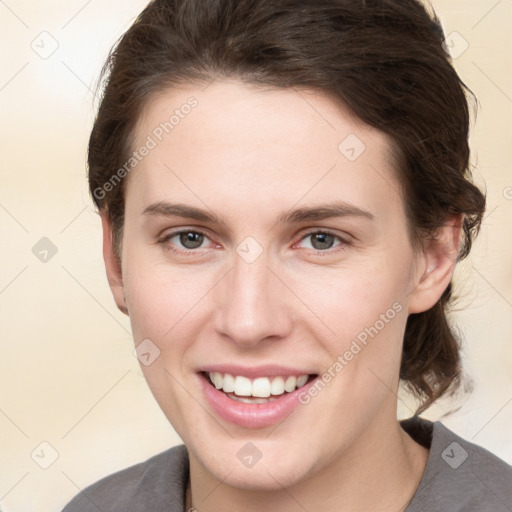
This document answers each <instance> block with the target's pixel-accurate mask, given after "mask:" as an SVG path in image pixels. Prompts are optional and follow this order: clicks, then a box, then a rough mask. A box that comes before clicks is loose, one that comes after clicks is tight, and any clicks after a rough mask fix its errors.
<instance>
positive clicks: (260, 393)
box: [208, 372, 309, 404]
mask: <svg viewBox="0 0 512 512" xmlns="http://www.w3.org/2000/svg"><path fill="white" fill-rule="evenodd" d="M208 376H209V377H210V381H211V382H212V383H213V385H214V386H215V387H216V388H217V389H222V391H224V393H234V394H235V395H236V396H237V397H256V398H261V399H268V398H269V397H270V396H271V395H272V396H279V395H282V394H283V393H284V392H285V391H286V392H287V393H291V392H292V391H295V389H296V388H300V387H301V386H304V384H306V382H307V380H308V377H309V375H300V376H299V377H295V376H293V375H290V376H288V377H258V378H257V379H254V380H252V381H251V379H248V378H247V377H243V376H241V375H237V376H233V375H230V374H229V373H225V374H222V373H219V372H210V373H209V374H208ZM270 400H271V401H272V399H270ZM238 401H239V402H246V403H251V404H254V403H265V402H268V401H269V400H253V399H251V400H244V399H238Z"/></svg>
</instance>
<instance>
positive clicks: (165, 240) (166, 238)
mask: <svg viewBox="0 0 512 512" xmlns="http://www.w3.org/2000/svg"><path fill="white" fill-rule="evenodd" d="M183 233H195V234H198V235H203V236H204V237H205V238H207V239H209V236H208V235H207V234H206V233H205V232H203V231H201V230H198V229H180V230H177V231H172V232H171V233H167V234H166V235H165V236H164V237H163V238H162V239H160V240H159V241H158V243H159V244H161V245H163V246H165V248H166V249H167V250H169V251H171V252H174V253H176V254H181V255H185V256H193V255H197V253H198V252H199V251H200V250H201V249H202V248H198V249H185V250H178V249H175V248H173V247H172V246H171V244H168V242H169V240H171V239H172V238H174V237H175V236H177V235H181V234H183ZM317 234H323V235H330V236H333V237H334V238H335V239H337V240H338V241H339V242H340V243H339V244H338V245H335V246H334V247H331V248H329V249H325V250H318V249H317V250H315V249H307V250H310V251H313V252H314V253H315V254H317V255H321V254H332V253H335V252H338V251H340V250H344V249H345V248H346V247H349V246H350V245H351V242H350V241H349V240H347V239H346V238H343V237H341V236H340V235H337V234H336V233H334V232H332V231H330V230H328V229H317V230H312V231H308V232H307V233H304V235H302V237H301V238H300V240H299V242H302V241H303V240H305V239H306V238H308V237H310V236H312V235H317ZM295 245H297V244H295Z"/></svg>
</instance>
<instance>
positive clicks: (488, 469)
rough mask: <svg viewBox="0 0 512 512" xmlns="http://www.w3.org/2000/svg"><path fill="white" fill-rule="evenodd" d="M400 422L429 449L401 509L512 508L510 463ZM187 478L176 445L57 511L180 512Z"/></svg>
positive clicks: (425, 424) (461, 511)
mask: <svg viewBox="0 0 512 512" xmlns="http://www.w3.org/2000/svg"><path fill="white" fill-rule="evenodd" d="M401 425H402V428H403V429H404V430H405V431H406V432H407V433H408V434H409V435H410V436H411V437H412V438H413V439H414V440H416V441H417V442H418V443H420V444H422V445H423V446H425V447H426V448H430V454H429V458H428V462H427V466H426V468H425V472H424V474H423V477H422V479H421V482H420V485H419V487H418V489H417V490H416V493H415V494H414V496H413V499H412V500H411V502H410V503H409V506H408V507H407V509H406V512H441V511H442V512H512V466H509V465H508V464H506V463H505V462H503V461H502V460H501V459H499V458H498V457H496V456H494V455H493V454H491V453H490V452H488V451H487V450H485V449H484V448H481V447H480V446H477V445H475V444H473V443H470V442H468V441H465V440H464V439H462V438H461V437H459V436H457V435H456V434H454V433H453V432H451V431H450V430H448V429H447V428H446V427H445V426H444V425H443V424H442V423H439V422H435V423H432V422H430V421H427V420H424V419H421V418H418V417H415V418H411V419H409V420H405V421H402V422H401ZM188 477H189V460H188V453H187V449H186V448H185V446H184V445H180V446H175V447H173V448H171V449H169V450H167V451H165V452H163V453H160V454H158V455H155V456H154V457H152V458H150V459H149V460H147V461H146V462H142V463H140V464H137V465H135V466H132V467H129V468H127V469H124V470H123V471H119V472H118V473H114V474H113V475H110V476H107V477H105V478H103V479H102V480H100V481H98V482H96V483H95V484H93V485H91V486H89V487H87V488H86V489H85V490H84V491H82V492H80V493H79V494H78V495H77V496H76V497H75V498H74V499H73V500H72V501H71V502H70V503H69V504H68V505H67V506H66V507H65V508H64V510H63V511H62V512H98V510H99V511H101V512H184V510H185V492H186V488H187V483H188Z"/></svg>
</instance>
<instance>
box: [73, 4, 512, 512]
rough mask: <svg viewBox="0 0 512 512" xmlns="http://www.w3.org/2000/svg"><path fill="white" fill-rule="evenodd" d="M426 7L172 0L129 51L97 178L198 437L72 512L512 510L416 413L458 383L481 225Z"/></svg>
mask: <svg viewBox="0 0 512 512" xmlns="http://www.w3.org/2000/svg"><path fill="white" fill-rule="evenodd" d="M443 39H444V36H443V31H442V29H441V28H440V24H439V22H438V20H437V19H436V18H435V16H434V15H432V14H429V13H428V11H427V10H426V9H425V8H424V7H423V6H422V5H421V4H420V3H419V2H418V1H416V0H407V1H404V0H367V1H362V0H361V1H359V0H357V1H356V0H279V1H276V0H217V1H209V2H205V1H202V0H175V1H171V0H167V1H166V0H156V1H153V2H152V3H150V4H149V5H148V6H147V8H146V9H145V10H144V11H143V12H142V13H141V15H140V16H139V17H138V18H137V20H136V21H135V22H134V24H133V25H132V27H131V28H130V29H129V30H128V31H127V32H126V34H125V35H124V36H123V37H122V39H121V40H120V42H119V43H118V45H117V47H116V49H115V51H113V53H112V54H111V56H110V58H109V60H108V62H107V65H106V67H105V69H104V72H105V74H106V76H107V80H106V84H105V89H104V96H103V100H102V102H101V105H100V108H99V112H98V116H97V119H96V121H95V124H94V128H93V131H92V134H91V138H90V145H89V155H88V157H89V180H90V189H91V193H92V196H93V198H94V200H95V202H96V205H97V206H98V209H99V212H100V214H101V220H102V225H103V233H104V258H105V264H106V270H107V275H108V280H109V284H110V287H111V289H112V293H113V295H114V299H115V301H116V304H117V306H118V307H119V309H120V310H121V311H123V312H125V313H126V314H127V315H129V317H130V321H131V325H132V329H133V335H134V341H135V345H136V347H137V349H136V350H137V353H138V354H139V359H140V360H141V363H142V364H141V366H142V369H143V371H144V374H145V377H146V379H147V382H148V384H149V387H150V389H151V391H152V392H153V394H154V396H155V398H156V400H157V401H158V403H159V405H160V407H161V408H162V410H163V412H164V413H165V415H166V416H167V418H168V419H169V421H170V422H171V424H172V425H173V427H174V428H175V429H176V431H177V433H178V434H179V435H180V437H181V438H182V440H183V442H184V445H181V446H178V447H175V448H172V449H170V450H168V451H166V452H164V453H162V454H159V455H157V456H155V457H153V458H151V459H150V460H148V461H146V462H144V463H141V464H139V465H137V466H134V467H131V468H128V469H126V470H124V471H121V472H119V473H116V474H114V475H112V476H109V477H107V478H105V479H103V480H101V481H100V482H98V483H96V484H94V485H92V486H91V487H89V488H88V489H86V490H84V491H83V492H81V493H80V494H79V495H78V496H77V497H76V498H75V499H74V500H73V501H72V502H71V503H70V504H69V505H68V506H67V507H66V508H65V509H64V510H65V512H84V511H93V510H95V511H96V510H101V511H103V512H107V511H119V512H121V511H122V512H129V511H142V510H143V511H147V512H151V511H155V512H156V511H182V510H197V511H199V512H210V511H215V512H219V511H228V510H229V511H256V510H258V511H259V510H271V511H273V512H280V511H295V510H297V511H300V510H307V511H314V510H336V511H345V510H346V511H351V512H352V511H369V510H371V511H403V510H406V511H407V512H419V511H430V510H431V511H436V512H437V511H439V510H446V511H450V512H453V511H470V510H472V511H477V510H478V511H480V510H493V511H495V512H498V511H506V510H511V509H512V491H511V485H510V484H511V483H512V469H511V468H510V467H509V466H508V465H506V464H505V463H504V462H502V461H501V460H499V459H498V458H496V457H495V456H493V455H491V454H490V453H489V452H487V451H486V450H484V449H482V448H480V447H478V446H476V445H474V444H471V443H468V442H466V441H464V440H463V439H461V438H460V437H458V436H457V435H455V434H454V433H452V432H451V431H449V430H448V429H447V428H446V427H444V426H443V425H442V424H441V423H438V422H437V423H431V422H428V421H426V420H424V419H422V418H420V416H418V415H415V416H414V417H413V418H411V419H409V420H407V421H402V422H399V421H398V420H397V391H398V386H399V383H400V382H402V383H403V384H404V385H406V386H407V387H408V388H409V390H410V391H412V392H413V393H414V395H415V396H416V397H417V398H418V399H419V403H420V405H419V408H418V414H419V413H421V412H422V411H424V410H425V409H426V408H427V407H428V406H430V405H431V404H432V403H433V402H434V401H435V400H437V399H439V398H440V397H441V396H443V395H448V394H450V393H451V392H453V391H455V390H456V389H457V386H458V385H459V384H460V382H461V368H460V356H459V344H458V342H457V339H456V338H455V336H454V333H453V332H452V329H451V327H450V325H449V323H448V322H447V317H446V312H447V309H448V307H449V304H450V298H451V279H452V276H453V272H454V268H455V265H456V263H457V261H459V260H460V259H462V258H464V257H465V256H466V255H467V254H468V253H469V250H470V247H471V243H472V240H473V238H474V236H475V235H476V233H477V231H478V228H479V226H480V222H481V219H482V215H483V212H484V209H485V199H484V196H483V194H482V193H481V192H480V191H479V190H478V189H477V188H476V187H475V186H474V185H473V184H472V183H471V180H470V176H469V170H468V158H469V149H468V124H469V109H468V102H467V97H466V94H469V91H467V89H466V88H465V86H464V84H463V83H462V82H461V80H460V79H459V77H458V76H457V74H456V73H455V71H454V69H453V67H452V65H451V63H450V59H449V56H448V54H447V51H446V49H445V48H444V46H443Z"/></svg>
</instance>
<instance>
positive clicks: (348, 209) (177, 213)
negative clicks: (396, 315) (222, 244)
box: [142, 201, 375, 224]
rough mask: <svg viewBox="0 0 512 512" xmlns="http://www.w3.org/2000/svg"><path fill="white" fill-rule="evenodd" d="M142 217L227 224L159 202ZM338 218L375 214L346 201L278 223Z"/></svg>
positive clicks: (285, 215) (291, 213)
mask: <svg viewBox="0 0 512 512" xmlns="http://www.w3.org/2000/svg"><path fill="white" fill-rule="evenodd" d="M142 215H154V216H163V217H183V218H187V219H193V220H197V221H199V222H210V223H211V224H225V221H224V220H222V219H221V218H220V217H218V216H217V215H215V214H214V213H210V212H208V211H207V210H203V209H201V208H196V207H195V206H189V205H186V204H181V203H168V202H166V201H158V202H156V203H154V204H151V205H149V206H147V207H146V208H145V209H144V211H143V212H142ZM336 217H359V218H364V219H369V220H372V219H374V218H375V216H374V214H373V213H371V212H369V211H368V210H363V209H362V208H359V207H357V206H355V205H353V204H350V203H346V202H344V201H336V202H332V203H327V204H323V205H318V206H311V207H302V208H296V209H294V210H288V211H285V212H282V213H281V214H280V216H279V218H278V222H281V223H285V224H292V223H298V222H304V221H317V220H324V219H329V218H336Z"/></svg>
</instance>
